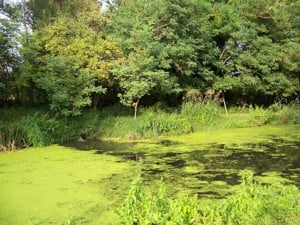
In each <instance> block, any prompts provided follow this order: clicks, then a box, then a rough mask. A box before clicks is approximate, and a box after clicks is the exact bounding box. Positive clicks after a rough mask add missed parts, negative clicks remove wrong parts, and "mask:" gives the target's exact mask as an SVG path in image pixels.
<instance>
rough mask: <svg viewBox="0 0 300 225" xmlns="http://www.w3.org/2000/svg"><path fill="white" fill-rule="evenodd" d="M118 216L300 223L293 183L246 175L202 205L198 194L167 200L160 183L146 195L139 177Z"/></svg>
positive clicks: (137, 220) (139, 223)
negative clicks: (260, 181)
mask: <svg viewBox="0 0 300 225" xmlns="http://www.w3.org/2000/svg"><path fill="white" fill-rule="evenodd" d="M118 215H119V224H122V225H171V224H172V225H174V224H176V225H189V224H190V225H194V224H197V225H198V224H199V225H200V224H203V225H204V224H210V225H215V224H220V225H223V224H224V225H231V224H232V225H233V224H246V225H252V224H253V225H257V224H270V225H271V224H272V225H276V224H278V225H283V224H290V225H296V224H299V222H300V193H299V190H298V189H297V188H296V187H294V186H263V185H260V184H257V183H254V182H253V178H252V176H251V175H249V174H248V175H246V176H244V177H243V178H242V183H241V184H240V185H239V187H238V190H237V191H236V192H235V193H234V194H233V195H232V196H230V197H228V198H227V199H224V200H220V201H219V200H214V201H213V200H212V201H210V202H208V203H207V202H206V203H205V204H204V203H203V202H202V201H201V200H199V199H198V198H197V196H194V197H190V196H184V197H180V198H178V199H170V198H169V197H167V195H166V189H165V184H163V183H162V184H161V186H160V188H159V191H158V192H157V193H154V194H152V195H149V194H146V193H145V192H144V191H143V188H142V180H141V178H138V179H137V180H135V181H134V182H133V184H132V187H131V190H130V193H129V195H128V197H127V199H126V201H125V203H124V204H123V206H122V207H121V208H120V209H119V210H118Z"/></svg>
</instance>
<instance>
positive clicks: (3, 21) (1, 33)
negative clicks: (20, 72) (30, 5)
mask: <svg viewBox="0 0 300 225" xmlns="http://www.w3.org/2000/svg"><path fill="white" fill-rule="evenodd" d="M19 18H20V14H19V10H18V8H17V7H11V6H10V5H6V6H5V8H4V11H3V14H2V16H1V17H0V100H2V101H6V100H7V99H8V98H9V97H11V98H13V96H12V94H13V93H12V90H11V84H12V80H13V74H14V72H15V70H16V68H17V66H18V64H19V61H20V58H19V54H18V49H19V47H18V28H19V23H18V22H19V21H18V20H19Z"/></svg>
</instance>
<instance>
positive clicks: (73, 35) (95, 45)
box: [18, 1, 122, 116]
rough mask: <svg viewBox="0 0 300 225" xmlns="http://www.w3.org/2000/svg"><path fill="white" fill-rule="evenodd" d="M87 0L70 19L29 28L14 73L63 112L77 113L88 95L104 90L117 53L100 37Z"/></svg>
mask: <svg viewBox="0 0 300 225" xmlns="http://www.w3.org/2000/svg"><path fill="white" fill-rule="evenodd" d="M87 2H89V3H90V4H89V5H84V6H82V7H85V8H79V9H78V10H80V11H79V12H78V13H77V17H76V18H73V17H72V16H71V17H70V16H69V15H68V16H66V15H59V16H58V17H56V18H55V20H54V21H53V22H51V23H49V24H48V25H45V26H43V27H41V28H39V29H38V30H36V31H35V32H34V34H33V36H32V38H31V40H30V42H29V43H28V45H27V46H26V47H25V48H24V53H25V54H24V59H25V61H24V63H23V65H22V67H21V70H22V72H23V73H22V74H21V76H20V77H19V78H18V81H19V82H18V83H19V84H21V85H22V84H24V83H28V82H33V83H34V84H35V85H36V86H37V87H38V88H40V89H42V90H45V92H46V94H47V98H48V100H49V101H50V106H51V108H52V109H55V110H56V111H58V112H59V113H61V114H63V115H66V116H69V115H78V114H80V112H81V109H82V107H84V106H87V105H90V104H91V96H92V94H100V93H104V92H105V90H106V87H109V86H110V85H111V83H112V82H111V78H110V72H109V71H110V69H111V66H112V65H113V63H114V60H117V59H118V58H119V57H120V56H121V54H122V53H121V51H120V50H119V49H118V48H117V47H116V46H115V45H114V44H113V43H112V42H111V41H110V40H109V39H108V38H105V36H104V33H103V30H104V26H105V19H104V18H103V15H102V14H101V12H100V11H99V5H98V4H96V3H94V2H93V1H87ZM32 56H34V57H32Z"/></svg>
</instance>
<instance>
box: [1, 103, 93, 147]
mask: <svg viewBox="0 0 300 225" xmlns="http://www.w3.org/2000/svg"><path fill="white" fill-rule="evenodd" d="M2 112H3V114H2V115H3V120H2V121H1V123H0V151H9V150H15V149H18V148H24V147H29V146H33V147H42V146H47V145H50V144H53V143H59V142H63V141H68V140H71V139H74V138H78V137H79V136H80V135H83V136H86V137H93V138H95V137H98V134H97V127H98V114H97V113H95V112H93V111H87V112H85V113H84V114H83V115H80V116H77V117H70V118H66V117H57V116H55V115H51V114H48V113H47V112H45V111H42V110H34V111H33V110H31V109H24V108H20V109H19V110H15V109H2ZM33 112H34V113H33Z"/></svg>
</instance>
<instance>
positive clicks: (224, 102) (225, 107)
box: [223, 92, 228, 115]
mask: <svg viewBox="0 0 300 225" xmlns="http://www.w3.org/2000/svg"><path fill="white" fill-rule="evenodd" d="M223 104H224V109H225V112H226V115H228V110H227V106H226V101H225V94H224V92H223Z"/></svg>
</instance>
